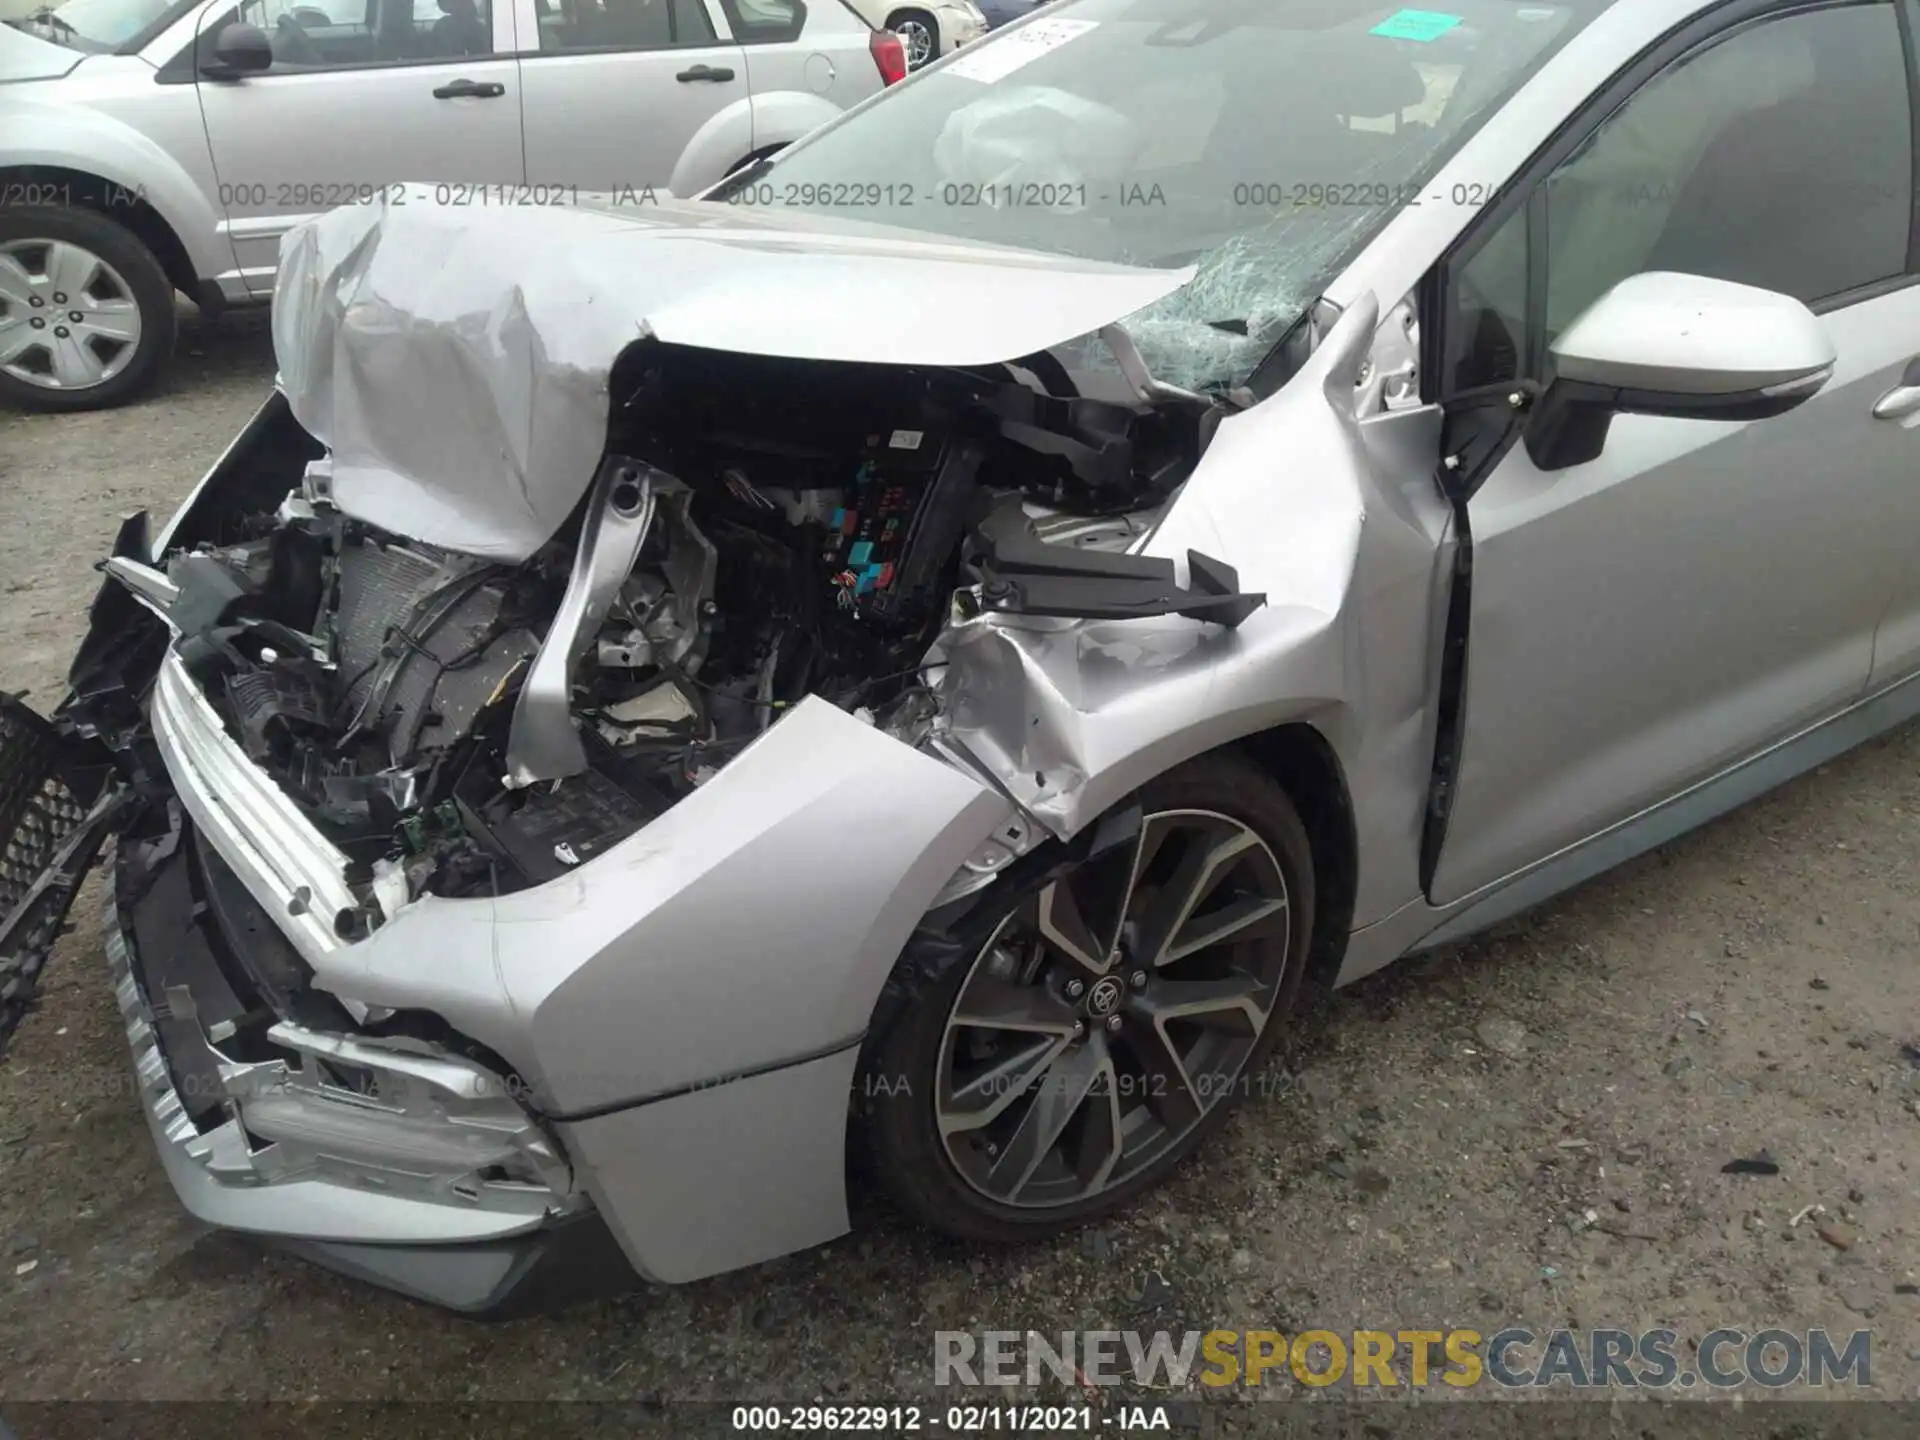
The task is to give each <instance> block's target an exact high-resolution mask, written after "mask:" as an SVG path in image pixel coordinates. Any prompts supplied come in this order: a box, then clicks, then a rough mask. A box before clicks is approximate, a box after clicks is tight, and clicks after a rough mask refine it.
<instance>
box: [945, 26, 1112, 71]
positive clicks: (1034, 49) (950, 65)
mask: <svg viewBox="0 0 1920 1440" xmlns="http://www.w3.org/2000/svg"><path fill="white" fill-rule="evenodd" d="M1099 24H1100V22H1099V21H1098V20H1030V21H1028V22H1027V23H1026V24H1025V25H1019V26H1015V27H1014V28H1013V29H1010V30H1003V31H1001V32H1000V33H999V34H998V35H995V36H992V37H991V38H990V39H988V40H987V41H986V42H985V43H983V44H980V45H978V46H977V48H969V49H967V50H964V51H962V52H961V53H960V54H959V55H958V56H956V57H955V58H954V59H952V60H949V61H948V62H947V65H946V68H945V69H944V70H943V71H942V72H941V73H942V74H946V75H958V76H960V77H961V78H962V79H963V80H978V81H980V82H981V83H982V84H985V85H991V84H992V83H993V82H994V81H996V80H1004V79H1006V78H1007V76H1009V75H1011V74H1013V72H1014V71H1016V70H1018V69H1020V68H1021V67H1023V66H1026V65H1031V64H1032V63H1033V62H1034V61H1036V60H1038V59H1039V58H1040V57H1041V56H1042V55H1045V54H1047V53H1048V52H1049V51H1053V50H1058V49H1059V48H1060V47H1061V46H1062V45H1065V44H1066V43H1068V42H1069V41H1071V40H1078V39H1079V38H1080V37H1081V36H1082V35H1084V34H1086V33H1087V32H1088V31H1089V30H1093V29H1096V28H1097V27H1098V26H1099Z"/></svg>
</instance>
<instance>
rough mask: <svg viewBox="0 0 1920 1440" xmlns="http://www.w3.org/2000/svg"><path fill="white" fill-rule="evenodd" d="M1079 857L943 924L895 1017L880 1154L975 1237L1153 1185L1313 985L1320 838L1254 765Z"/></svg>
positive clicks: (871, 1141) (879, 1116)
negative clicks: (1313, 840) (1316, 844)
mask: <svg viewBox="0 0 1920 1440" xmlns="http://www.w3.org/2000/svg"><path fill="white" fill-rule="evenodd" d="M1134 818H1137V821H1138V823H1137V825H1135V824H1134V823H1133V820H1134ZM1079 848H1080V849H1081V850H1083V851H1084V853H1080V854H1078V856H1077V858H1074V859H1072V860H1070V861H1068V860H1064V859H1063V858H1062V857H1060V856H1058V855H1056V856H1055V857H1054V859H1053V860H1052V861H1051V862H1048V861H1046V859H1045V857H1044V856H1043V855H1042V854H1041V852H1035V855H1033V856H1029V857H1028V860H1027V861H1023V862H1021V867H1022V871H1023V873H1019V874H1016V872H1014V871H1008V872H1007V873H1006V874H1004V875H1002V876H1001V878H1000V880H999V881H998V882H997V883H996V886H995V887H994V889H992V890H989V891H988V892H985V893H984V895H983V898H982V900H981V902H980V903H979V904H978V905H977V906H975V907H973V908H972V909H971V910H968V911H967V912H966V913H965V914H964V915H962V916H961V917H960V918H958V919H953V918H951V917H948V918H946V919H944V920H942V919H941V918H940V917H939V913H938V912H936V915H935V916H930V917H929V918H928V920H927V921H926V922H924V923H923V924H922V926H921V928H920V929H919V930H918V931H917V932H916V934H915V936H914V939H913V940H912V941H911V942H910V943H909V945H908V947H907V950H906V952H905V953H904V954H903V955H902V957H901V959H900V962H899V964H898V966H897V967H896V969H895V971H894V974H893V975H892V977H891V978H890V979H889V981H888V984H887V993H886V994H884V995H883V997H882V1000H881V1013H882V1014H884V1015H887V1016H888V1017H889V1018H887V1019H878V1018H877V1019H876V1028H877V1029H878V1031H879V1034H878V1036H877V1038H876V1039H875V1040H874V1041H872V1042H870V1048H869V1051H868V1054H867V1056H866V1060H865V1072H864V1076H863V1079H862V1082H861V1087H860V1096H859V1107H860V1109H859V1113H860V1114H861V1116H862V1118H863V1120H864V1127H863V1128H864V1140H865V1144H866V1154H865V1156H864V1157H863V1158H864V1159H865V1160H866V1161H867V1162H868V1164H869V1165H870V1166H871V1168H872V1170H873V1171H874V1172H875V1178H877V1179H878V1180H879V1182H880V1183H881V1185H882V1186H883V1187H884V1189H885V1191H886V1192H887V1193H888V1194H889V1195H890V1196H891V1198H892V1199H893V1201H894V1202H895V1203H896V1204H897V1205H898V1206H899V1207H900V1208H901V1209H902V1210H904V1211H905V1212H907V1213H908V1214H909V1215H911V1216H912V1217H913V1218H915V1219H917V1220H919V1221H921V1222H922V1223H923V1224H927V1225H930V1226H932V1227H933V1228H935V1229H938V1230H942V1231H945V1232H946V1233H947V1234H949V1235H953V1236H957V1237H959V1238H961V1239H966V1240H974V1241H1017V1240H1026V1239H1039V1238H1043V1237H1045V1236H1048V1235H1052V1234H1056V1233H1058V1232H1060V1231H1061V1230H1064V1229H1067V1228H1069V1227H1070V1226H1073V1225H1077V1224H1080V1223H1083V1222H1085V1221H1087V1220H1090V1219H1093V1218H1095V1217H1097V1216H1100V1215H1104V1214H1107V1213H1109V1212H1111V1211H1113V1210H1115V1209H1118V1208H1119V1207H1121V1206H1122V1205H1125V1204H1126V1203H1128V1202H1129V1201H1131V1200H1132V1199H1133V1198H1134V1197H1136V1196H1138V1195H1140V1194H1141V1193H1142V1192H1144V1191H1146V1190H1149V1189H1151V1188H1152V1187H1153V1186H1155V1185H1157V1184H1159V1183H1160V1182H1161V1181H1162V1180H1163V1179H1165V1178H1166V1176H1167V1175H1168V1173H1169V1172H1171V1171H1172V1170H1173V1168H1174V1167H1175V1166H1176V1165H1178V1164H1179V1163H1180V1161H1181V1160H1182V1159H1183V1158H1184V1157H1185V1156H1187V1155H1188V1154H1190V1153H1192V1151H1193V1150H1194V1149H1196V1148H1197V1147H1198V1146H1199V1145H1200V1144H1201V1142H1202V1141H1204V1140H1205V1139H1206V1137H1207V1136H1208V1135H1210V1134H1212V1133H1213V1132H1214V1131H1215V1130H1217V1129H1218V1128H1219V1127H1220V1125H1221V1124H1222V1123H1224V1121H1225V1119H1226V1116H1227V1113H1228V1111H1229V1110H1231V1109H1232V1107H1233V1104H1234V1102H1235V1101H1236V1100H1237V1099H1238V1098H1239V1096H1240V1095H1241V1094H1242V1093H1243V1092H1245V1091H1246V1090H1247V1089H1248V1088H1249V1087H1250V1086H1251V1085H1252V1084H1254V1083H1255V1082H1256V1080H1257V1077H1258V1075H1259V1071H1260V1067H1261V1065H1262V1064H1263V1063H1264V1061H1265V1060H1266V1058H1267V1057H1268V1055H1269V1054H1271V1053H1272V1050H1273V1047H1274V1046H1275V1044H1276V1043H1277V1042H1278V1040H1279V1037H1280V1035H1281V1034H1282V1033H1283V1032H1284V1031H1285V1030H1286V1029H1287V1028H1288V1017H1289V1015H1290V1014H1291V1012H1292V1011H1293V1010H1294V1008H1295V1005H1296V1001H1297V999H1298V996H1299V994H1300V990H1301V985H1302V980H1303V978H1304V976H1305V974H1306V971H1307V956H1308V948H1309V945H1310V943H1311V939H1312V935H1313V915H1314V889H1313V856H1312V850H1311V845H1310V841H1309V839H1308V836H1307V831H1306V827H1305V826H1304V825H1303V824H1302V823H1301V820H1300V817H1299V814H1298V813H1297V812H1296V811H1295V809H1294V807H1293V804H1292V802H1291V801H1289V800H1288V798H1287V795H1286V792H1285V791H1284V790H1282V789H1281V787H1280V786H1279V785H1278V784H1276V783H1275V782H1274V780H1273V779H1272V778H1270V777H1269V776H1268V775H1266V774H1265V773H1264V772H1262V771H1261V770H1260V769H1258V768H1257V767H1256V766H1254V765H1252V764H1250V763H1249V762H1247V761H1246V760H1244V759H1241V758H1239V757H1235V756H1229V755H1223V754H1216V755H1210V756H1204V757H1202V758H1200V759H1198V760H1194V761H1190V762H1188V763H1187V764H1185V765H1182V766H1180V767H1178V768H1177V769H1175V770H1173V771H1171V772H1169V773H1168V774H1166V775H1163V776H1161V777H1160V778H1159V779H1157V780H1155V781H1153V782H1152V783H1151V784H1149V785H1148V786H1146V788H1145V789H1144V790H1143V791H1142V792H1141V794H1140V796H1139V808H1138V811H1137V812H1132V809H1131V807H1128V809H1127V810H1126V811H1123V812H1118V813H1116V814H1114V815H1109V816H1108V817H1107V818H1106V819H1104V820H1102V821H1101V822H1099V823H1098V824H1096V825H1095V826H1094V827H1093V836H1092V839H1091V840H1090V842H1088V843H1087V844H1086V845H1085V846H1083V847H1079ZM1035 860H1040V861H1041V862H1042V866H1043V868H1035V867H1033V866H1032V865H1031V864H1030V863H1029V862H1032V861H1035Z"/></svg>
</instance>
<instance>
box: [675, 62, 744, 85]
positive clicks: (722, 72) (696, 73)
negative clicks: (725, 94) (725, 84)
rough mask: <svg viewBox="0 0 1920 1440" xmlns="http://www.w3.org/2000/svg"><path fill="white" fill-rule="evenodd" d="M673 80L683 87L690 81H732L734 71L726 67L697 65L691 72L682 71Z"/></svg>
mask: <svg viewBox="0 0 1920 1440" xmlns="http://www.w3.org/2000/svg"><path fill="white" fill-rule="evenodd" d="M673 78H674V79H676V80H678V81H680V82H681V83H682V84H683V85H684V84H685V83H687V82H688V81H690V80H731V79H732V78H733V71H732V70H730V69H728V68H727V67H726V66H725V65H696V66H694V67H693V68H692V69H691V70H682V71H681V72H680V73H679V74H678V75H676V76H674V77H673Z"/></svg>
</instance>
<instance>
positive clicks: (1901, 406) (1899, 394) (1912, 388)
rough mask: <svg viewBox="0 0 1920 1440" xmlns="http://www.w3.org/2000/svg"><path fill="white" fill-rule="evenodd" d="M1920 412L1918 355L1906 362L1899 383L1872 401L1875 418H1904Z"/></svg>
mask: <svg viewBox="0 0 1920 1440" xmlns="http://www.w3.org/2000/svg"><path fill="white" fill-rule="evenodd" d="M1916 413H1920V355H1916V356H1915V357H1914V358H1913V359H1911V360H1909V361H1908V362H1907V368H1906V371H1905V372H1904V373H1903V374H1902V375H1901V376H1900V383H1899V384H1898V385H1896V386H1894V387H1893V388H1892V389H1891V390H1889V391H1887V393H1886V394H1884V395H1882V396H1881V397H1880V398H1879V399H1878V400H1876V401H1874V402H1873V418H1874V419H1876V420H1904V419H1906V418H1907V416H1909V415H1913V414H1916Z"/></svg>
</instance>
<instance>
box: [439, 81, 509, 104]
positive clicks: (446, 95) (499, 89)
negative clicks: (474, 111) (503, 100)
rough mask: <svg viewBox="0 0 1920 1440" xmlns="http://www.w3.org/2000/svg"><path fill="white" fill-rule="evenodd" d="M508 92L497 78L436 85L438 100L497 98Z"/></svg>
mask: <svg viewBox="0 0 1920 1440" xmlns="http://www.w3.org/2000/svg"><path fill="white" fill-rule="evenodd" d="M506 93H507V87H506V86H504V85H502V84H500V83H499V82H498V81H496V80H488V81H485V82H484V83H483V82H481V81H478V80H454V81H451V82H449V83H448V84H445V85H439V86H435V87H434V92H433V98H434V99H436V100H495V99H498V98H499V97H500V96H502V95H504V94H506Z"/></svg>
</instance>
